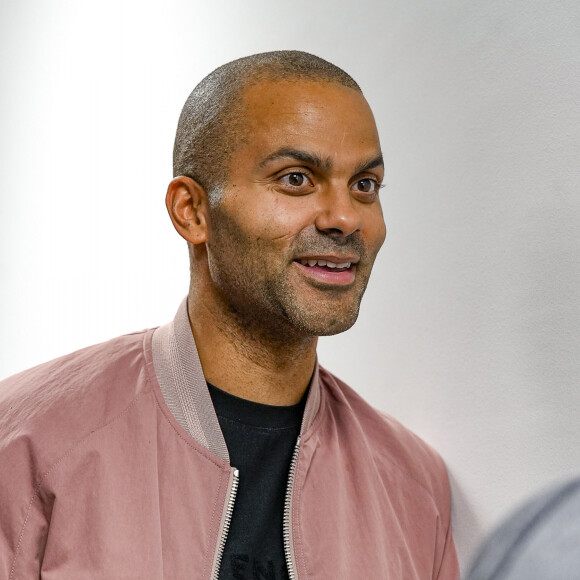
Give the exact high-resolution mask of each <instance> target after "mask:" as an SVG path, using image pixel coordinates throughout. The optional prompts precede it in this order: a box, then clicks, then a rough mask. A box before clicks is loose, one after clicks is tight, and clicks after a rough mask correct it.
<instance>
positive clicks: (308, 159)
mask: <svg viewBox="0 0 580 580" xmlns="http://www.w3.org/2000/svg"><path fill="white" fill-rule="evenodd" d="M278 159H296V160H298V161H301V162H302V163H305V164H306V165H310V166H312V167H316V168H317V169H319V170H320V171H330V169H332V160H331V159H330V157H327V158H326V159H323V158H322V157H320V156H318V155H314V154H313V153H308V151H302V150H301V149H293V148H292V147H283V148H282V149H278V151H274V153H271V154H270V155H268V156H267V157H265V158H264V159H262V161H260V163H259V167H262V168H263V167H265V166H266V165H268V163H270V162H271V161H277V160H278Z"/></svg>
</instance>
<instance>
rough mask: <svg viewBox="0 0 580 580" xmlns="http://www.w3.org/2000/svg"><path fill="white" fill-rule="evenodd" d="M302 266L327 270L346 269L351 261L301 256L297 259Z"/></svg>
mask: <svg viewBox="0 0 580 580" xmlns="http://www.w3.org/2000/svg"><path fill="white" fill-rule="evenodd" d="M298 261H299V262H300V263H301V264H302V265H303V266H308V267H309V268H326V269H328V270H334V271H343V270H348V269H349V268H350V267H351V265H352V262H349V261H344V262H333V261H331V260H319V259H306V258H302V259H300V260H298Z"/></svg>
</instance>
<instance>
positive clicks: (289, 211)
mask: <svg viewBox="0 0 580 580" xmlns="http://www.w3.org/2000/svg"><path fill="white" fill-rule="evenodd" d="M287 201H288V200H286V199H281V198H275V199H274V200H272V203H271V204H270V205H269V206H267V207H261V208H259V209H256V210H255V214H254V215H253V216H248V219H252V220H253V224H254V225H253V228H252V230H253V232H254V235H255V238H256V239H257V240H258V241H259V242H260V243H268V242H274V243H280V244H281V245H284V244H285V243H291V242H292V241H293V240H294V238H296V236H297V235H298V234H299V233H300V231H301V230H303V229H304V228H305V227H307V226H308V225H309V223H312V221H310V222H309V221H308V219H309V216H308V212H307V211H304V209H301V208H300V207H299V206H298V204H296V203H294V204H292V203H287ZM289 201H296V199H294V200H292V199H291V198H289Z"/></svg>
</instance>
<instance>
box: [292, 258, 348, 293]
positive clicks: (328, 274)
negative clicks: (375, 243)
mask: <svg viewBox="0 0 580 580" xmlns="http://www.w3.org/2000/svg"><path fill="white" fill-rule="evenodd" d="M356 262H358V258H355V257H352V258H350V257H348V258H346V257H344V258H343V257H340V258H337V257H334V256H333V257H332V259H329V258H327V257H324V258H319V257H312V258H311V257H304V258H298V259H296V260H294V263H295V264H296V265H297V267H298V268H299V269H300V271H301V272H302V274H303V275H305V276H306V277H308V279H309V280H311V281H315V282H318V283H320V284H323V285H324V286H329V285H332V286H348V285H350V284H352V283H353V282H354V279H355V272H356Z"/></svg>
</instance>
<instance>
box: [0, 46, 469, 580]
mask: <svg viewBox="0 0 580 580" xmlns="http://www.w3.org/2000/svg"><path fill="white" fill-rule="evenodd" d="M174 174H175V176H176V177H175V178H174V179H173V181H172V182H171V183H170V184H169V188H168V192H167V198H166V203H167V208H168V211H169V215H170V216H171V219H172V221H173V224H174V225H175V228H176V229H177V231H178V232H179V234H180V235H181V236H182V237H183V238H184V239H185V240H187V242H188V246H189V256H190V265H191V285H190V289H189V294H188V297H187V299H186V300H184V302H183V303H182V305H181V307H180V308H179V310H178V312H177V315H176V318H175V320H174V321H173V322H172V323H170V324H168V325H166V326H162V327H160V328H158V329H154V330H150V331H145V332H141V333H136V334H132V335H128V336H124V337H120V338H117V339H114V340H112V341H110V342H108V343H105V344H102V345H97V346H94V347H90V348H88V349H85V350H83V351H80V352H77V353H74V354H72V355H69V356H66V357H63V358H61V359H58V360H56V361H52V362H49V363H47V364H45V365H41V366H40V367H37V368H35V369H32V370H30V371H27V372H24V373H21V374H20V375H17V376H15V377H12V378H11V379H8V380H7V381H6V382H5V383H4V384H3V385H2V387H1V393H2V395H1V396H2V398H3V401H2V403H1V404H0V416H2V417H3V423H2V428H1V433H0V435H1V441H2V443H1V451H0V457H1V461H2V466H3V467H2V476H1V482H0V485H1V487H0V499H1V502H2V503H1V508H0V509H1V512H0V516H1V517H0V520H1V521H0V527H1V532H2V561H1V567H0V571H1V574H2V575H3V577H7V578H10V579H17V578H18V579H20V578H33V577H34V578H38V576H39V573H40V576H41V577H42V578H58V579H59V580H62V579H65V578H70V579H73V578H74V579H75V580H76V579H79V578H140V579H141V578H151V579H153V578H155V579H156V578H172V579H181V578H184V579H185V578H199V579H208V578H211V579H213V578H228V579H229V578H236V579H239V578H242V579H243V578H248V579H250V578H252V579H254V578H255V579H269V580H275V579H279V578H291V579H296V578H300V579H301V580H306V579H308V578H309V579H312V580H314V579H355V578H356V579H358V578H364V579H367V578H369V579H370V578H373V579H375V578H389V579H395V578H396V579H401V580H412V579H427V578H438V579H440V580H448V579H449V580H454V579H455V578H456V577H457V575H458V572H457V562H456V557H455V549H454V544H453V539H452V535H451V524H450V505H449V488H448V482H447V476H446V472H445V468H444V466H443V463H442V462H441V460H440V458H439V457H438V456H437V454H436V453H435V452H434V451H432V450H431V449H430V448H429V447H428V446H427V445H426V444H425V443H423V442H422V441H421V440H420V439H419V438H418V437H416V436H415V435H413V434H412V433H410V432H409V431H407V430H406V429H405V428H404V427H402V426H401V425H400V424H399V423H397V422H396V421H395V420H394V419H392V418H390V417H388V416H385V415H382V414H381V413H379V412H377V411H376V410H374V409H372V408H371V407H370V406H369V405H368V404H367V403H365V402H364V401H363V400H362V399H361V398H360V397H359V396H358V395H356V393H355V392H354V391H352V390H351V389H350V388H349V387H348V386H347V385H345V384H344V383H343V382H341V381H340V380H339V379H337V378H336V377H334V376H333V375H331V374H330V373H329V372H328V371H326V370H324V369H322V368H321V367H319V366H318V364H317V360H316V344H317V337H318V336H321V335H329V334H335V333H338V332H342V331H344V330H346V329H347V328H349V327H350V326H352V324H354V322H355V320H356V318H357V315H358V310H359V304H360V301H361V298H362V295H363V293H364V290H365V288H366V285H367V282H368V278H369V275H370V272H371V268H372V265H373V262H374V259H375V257H376V255H377V252H378V250H379V248H380V247H381V245H382V243H383V241H384V238H385V225H384V221H383V216H382V212H381V206H380V201H379V196H378V193H379V188H380V184H381V181H382V178H383V161H382V157H381V150H380V145H379V138H378V135H377V130H376V126H375V122H374V119H373V115H372V113H371V110H370V108H369V106H368V104H367V102H366V100H365V99H364V97H363V95H362V93H361V91H360V89H359V87H358V85H357V84H356V83H355V82H354V81H353V80H352V78H350V77H349V76H348V75H347V74H346V73H345V72H344V71H342V70H340V69H338V68H337V67H335V66H334V65H332V64H330V63H328V62H326V61H324V60H322V59H319V58H318V57H315V56H312V55H309V54H306V53H301V52H295V51H282V52H273V53H265V54H259V55H254V56H251V57H248V58H245V59H240V60H237V61H234V62H232V63H229V64H226V65H224V66H223V67H220V68H219V69H217V70H216V71H214V72H213V73H211V74H210V75H209V76H208V77H206V78H205V79H204V80H203V81H202V82H201V83H200V84H199V85H198V86H197V87H196V89H194V91H193V93H192V94H191V95H190V97H189V99H188V100H187V102H186V104H185V106H184V109H183V111H182V114H181V118H180V121H179V126H178V129H177V136H176V141H175V150H174Z"/></svg>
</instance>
